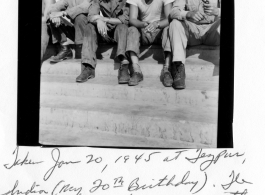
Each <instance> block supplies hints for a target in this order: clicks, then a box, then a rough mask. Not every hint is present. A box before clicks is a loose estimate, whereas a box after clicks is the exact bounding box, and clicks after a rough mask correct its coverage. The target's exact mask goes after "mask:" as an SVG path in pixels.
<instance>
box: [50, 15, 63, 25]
mask: <svg viewBox="0 0 265 195" xmlns="http://www.w3.org/2000/svg"><path fill="white" fill-rule="evenodd" d="M51 21H52V23H54V24H55V27H58V26H60V24H61V18H60V17H58V18H52V19H51Z"/></svg>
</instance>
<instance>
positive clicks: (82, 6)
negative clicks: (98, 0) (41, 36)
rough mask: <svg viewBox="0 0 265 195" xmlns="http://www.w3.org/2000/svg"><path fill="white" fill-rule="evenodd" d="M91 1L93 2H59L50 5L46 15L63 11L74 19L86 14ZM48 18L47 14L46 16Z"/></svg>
mask: <svg viewBox="0 0 265 195" xmlns="http://www.w3.org/2000/svg"><path fill="white" fill-rule="evenodd" d="M93 1H95V0H59V1H57V2H56V3H55V4H53V5H51V7H50V8H49V12H48V13H51V12H59V11H63V10H65V11H66V13H67V15H68V16H70V18H71V19H75V18H76V16H78V15H79V14H88V12H89V9H90V7H91V4H93ZM48 16H49V14H47V17H48ZM47 19H48V18H47Z"/></svg>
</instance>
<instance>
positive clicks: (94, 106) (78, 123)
mask: <svg viewBox="0 0 265 195" xmlns="http://www.w3.org/2000/svg"><path fill="white" fill-rule="evenodd" d="M40 124H42V125H55V126H61V127H65V128H72V129H73V131H74V130H75V129H80V130H84V131H89V130H91V129H92V130H93V129H94V130H98V131H107V132H112V133H114V134H122V135H123V134H129V135H133V136H141V137H152V138H159V139H162V140H181V141H184V142H189V143H193V144H205V145H207V146H211V147H216V139H217V137H216V136H217V108H215V107H207V108H206V107H192V106H182V105H178V106H173V105H170V104H158V103H150V102H145V104H143V103H142V102H139V101H126V100H119V101H117V100H111V99H105V98H89V99H88V98H83V97H71V96H49V95H42V96H41V111H40ZM69 136H70V135H69ZM102 144H103V145H104V143H102Z"/></svg>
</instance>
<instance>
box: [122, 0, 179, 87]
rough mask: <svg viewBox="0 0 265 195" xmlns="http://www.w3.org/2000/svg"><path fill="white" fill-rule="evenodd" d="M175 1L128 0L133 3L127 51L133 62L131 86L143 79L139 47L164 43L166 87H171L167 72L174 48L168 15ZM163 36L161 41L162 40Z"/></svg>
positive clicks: (163, 72)
mask: <svg viewBox="0 0 265 195" xmlns="http://www.w3.org/2000/svg"><path fill="white" fill-rule="evenodd" d="M173 1H174V0H128V1H127V3H129V4H130V24H131V25H132V26H131V27H130V28H129V29H128V39H127V48H126V52H127V53H128V55H129V56H130V58H131V61H132V71H133V73H132V74H131V78H130V81H129V86H134V85H138V82H140V81H142V80H143V74H142V72H141V69H140V66H139V54H140V45H151V44H161V42H162V47H163V50H164V55H165V64H164V68H163V70H162V77H163V80H162V82H163V84H164V85H165V86H171V85H172V82H173V80H172V78H171V77H170V73H169V71H168V67H169V65H170V62H171V53H170V52H171V48H170V43H169V38H168V27H167V26H168V25H169V21H168V15H169V13H170V11H171V8H172V2H173ZM161 37H162V38H161Z"/></svg>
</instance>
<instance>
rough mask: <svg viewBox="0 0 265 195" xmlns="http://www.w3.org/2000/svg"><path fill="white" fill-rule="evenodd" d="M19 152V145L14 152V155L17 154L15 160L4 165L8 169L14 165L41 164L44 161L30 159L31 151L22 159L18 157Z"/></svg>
mask: <svg viewBox="0 0 265 195" xmlns="http://www.w3.org/2000/svg"><path fill="white" fill-rule="evenodd" d="M18 152H19V146H18V147H16V149H15V150H14V152H13V153H12V154H13V155H15V160H14V162H13V163H12V164H11V165H9V164H4V167H5V168H6V169H12V168H13V167H15V166H17V165H20V166H22V165H35V164H40V163H42V162H43V161H39V162H33V161H32V160H28V156H29V152H28V153H27V155H26V156H25V158H24V159H23V160H22V161H21V159H19V158H18Z"/></svg>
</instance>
